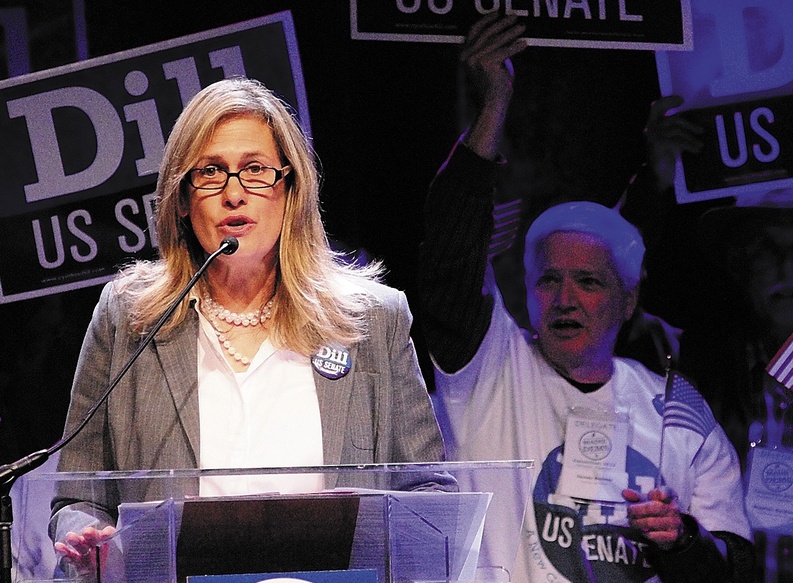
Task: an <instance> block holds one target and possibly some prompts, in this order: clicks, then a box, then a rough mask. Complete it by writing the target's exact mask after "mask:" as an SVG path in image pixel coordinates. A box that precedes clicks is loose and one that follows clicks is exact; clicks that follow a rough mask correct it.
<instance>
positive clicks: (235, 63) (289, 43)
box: [0, 12, 310, 303]
mask: <svg viewBox="0 0 793 583" xmlns="http://www.w3.org/2000/svg"><path fill="white" fill-rule="evenodd" d="M236 75H244V76H247V77H252V78H255V79H259V80H260V81H262V82H263V83H264V84H265V85H267V86H268V87H269V88H270V89H272V90H274V91H276V92H277V93H278V94H280V95H281V96H282V97H283V98H284V99H285V100H286V101H288V102H289V103H290V104H291V105H292V106H293V107H294V109H295V110H296V111H297V114H298V115H299V117H300V120H301V123H302V124H303V126H304V128H305V129H306V131H308V132H310V127H309V116H308V105H307V101H306V95H305V87H304V84H303V74H302V69H301V65H300V59H299V54H298V50H297V40H296V37H295V31H294V25H293V22H292V16H291V13H289V12H281V13H278V14H274V15H271V16H266V17H263V18H258V19H254V20H250V21H247V22H242V23H239V24H234V25H230V26H227V27H222V28H218V29H215V30H211V31H207V32H203V33H198V34H195V35H190V36H187V37H182V38H179V39H174V40H170V41H165V42H162V43H157V44H154V45H150V46H147V47H143V48H139V49H133V50H130V51H125V52H121V53H116V54H114V55H108V56H105V57H99V58H96V59H91V60H88V61H82V62H80V63H77V64H73V65H66V66H63V67H58V68H55V69H50V70H47V71H42V72H39V73H33V74H30V75H24V76H21V77H16V78H13V79H9V80H7V81H2V82H0V157H2V159H3V160H4V162H5V164H6V166H7V167H8V168H10V169H12V171H11V172H9V173H6V175H5V180H4V182H3V191H2V193H0V198H1V199H2V204H0V248H2V249H3V253H2V254H0V303H3V302H10V301H14V300H20V299H25V298H29V297H35V296H42V295H48V294H52V293H58V292H61V291H66V290H69V289H74V288H78V287H86V286H89V285H95V284H99V283H103V282H105V281H108V280H109V279H110V278H111V277H112V276H113V275H114V274H115V272H116V270H117V266H118V265H119V264H120V263H123V262H125V261H126V260H127V259H128V258H130V257H138V258H146V257H149V256H152V255H154V253H155V250H156V247H157V237H156V233H155V230H154V224H153V207H154V194H153V192H154V188H155V184H156V180H157V171H158V169H159V164H160V161H161V159H162V152H163V148H164V144H165V138H166V136H168V134H169V133H170V129H171V127H172V126H173V124H174V122H175V121H176V118H177V116H178V115H179V113H180V112H181V111H182V109H183V107H184V105H185V104H186V103H187V102H188V101H189V100H190V98H191V97H192V96H193V95H195V94H196V93H198V91H200V90H201V89H202V88H203V87H205V86H207V85H209V84H210V83H213V82H215V81H218V80H220V79H223V78H226V77H231V76H236Z"/></svg>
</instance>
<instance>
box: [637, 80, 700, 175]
mask: <svg viewBox="0 0 793 583" xmlns="http://www.w3.org/2000/svg"><path fill="white" fill-rule="evenodd" d="M682 104H683V98H682V97H680V96H679V95H667V96H666V97H661V98H660V99H657V100H656V101H653V103H652V104H651V105H650V115H649V116H648V117H647V126H646V127H645V128H644V134H645V136H646V137H647V149H648V154H649V156H650V162H651V164H652V167H653V171H654V172H655V176H656V178H657V180H658V186H659V187H660V188H662V189H665V188H669V187H670V186H672V183H673V182H674V176H675V160H676V159H677V156H678V154H680V153H681V152H689V153H692V154H696V153H698V152H699V151H700V150H702V146H703V144H702V140H701V138H700V136H701V135H702V131H703V130H702V128H701V127H699V126H698V125H696V124H693V123H691V122H690V121H688V120H687V119H685V118H684V117H683V116H682V115H681V114H677V113H675V114H671V115H670V114H669V110H671V109H674V108H676V107H680V106H681V105H682Z"/></svg>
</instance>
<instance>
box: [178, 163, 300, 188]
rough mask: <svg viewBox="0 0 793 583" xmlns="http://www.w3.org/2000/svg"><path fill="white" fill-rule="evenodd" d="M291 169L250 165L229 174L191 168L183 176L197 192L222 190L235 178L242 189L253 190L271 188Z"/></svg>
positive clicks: (215, 167) (225, 171)
mask: <svg viewBox="0 0 793 583" xmlns="http://www.w3.org/2000/svg"><path fill="white" fill-rule="evenodd" d="M291 170H292V167H291V166H289V165H286V166H284V167H283V168H272V167H270V166H261V165H260V164H251V165H249V166H246V167H245V168H243V169H242V170H240V171H239V172H229V171H228V170H224V169H223V168H221V167H220V166H215V165H209V166H204V167H203V168H193V169H192V170H190V171H189V172H188V173H187V175H186V176H185V180H187V182H188V184H190V186H192V187H193V188H197V189H199V190H223V189H224V188H226V185H227V184H228V183H229V178H231V177H232V176H236V177H237V180H239V181H240V184H241V185H242V186H243V187H244V188H250V189H252V190H255V189H257V188H272V187H273V186H275V185H276V183H277V182H278V181H279V180H281V179H282V178H283V177H284V176H286V175H287V174H289V172H290V171H291Z"/></svg>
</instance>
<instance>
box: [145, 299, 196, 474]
mask: <svg viewBox="0 0 793 583" xmlns="http://www.w3.org/2000/svg"><path fill="white" fill-rule="evenodd" d="M197 334H198V317H197V315H196V314H195V313H194V312H193V310H190V311H189V312H188V314H187V318H186V320H185V323H184V324H183V325H181V326H179V328H178V329H177V330H174V331H172V333H170V334H169V335H168V336H167V337H165V338H160V336H159V335H157V336H155V339H154V347H155V350H156V351H157V354H158V356H159V359H160V363H161V365H162V369H163V374H164V376H165V381H166V383H167V385H168V389H169V390H170V391H171V396H172V398H173V402H174V405H175V407H176V414H177V415H178V416H179V421H180V422H181V424H182V427H183V428H184V432H185V435H187V441H188V444H187V445H188V448H189V450H190V451H189V454H188V455H192V460H185V463H186V464H190V465H193V466H194V467H198V452H199V451H201V450H200V440H199V435H200V423H199V412H198V355H197V350H196V342H197V341H196V338H197Z"/></svg>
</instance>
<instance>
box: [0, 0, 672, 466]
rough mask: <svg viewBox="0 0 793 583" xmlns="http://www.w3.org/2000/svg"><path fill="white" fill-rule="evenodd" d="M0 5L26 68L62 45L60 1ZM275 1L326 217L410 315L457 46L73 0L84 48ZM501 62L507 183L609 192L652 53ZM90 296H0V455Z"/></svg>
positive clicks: (139, 42)
mask: <svg viewBox="0 0 793 583" xmlns="http://www.w3.org/2000/svg"><path fill="white" fill-rule="evenodd" d="M0 5H2V6H13V5H22V6H25V7H26V9H27V10H28V15H29V21H30V22H31V26H32V29H31V43H35V47H36V49H35V51H32V52H31V57H32V60H33V65H34V69H36V70H38V69H44V68H49V67H52V66H56V65H60V64H64V63H66V62H70V61H71V60H74V56H73V55H74V49H73V46H72V43H73V41H72V39H71V37H70V36H69V27H70V22H69V20H70V18H71V15H70V13H69V8H68V6H69V3H68V2H53V1H48V0H38V1H28V2H22V3H20V2H16V3H15V2H13V1H8V0H5V1H4V2H2V3H0ZM63 6H66V9H65V10H64V9H63ZM282 10H291V11H292V15H293V18H294V21H295V28H296V34H297V39H298V45H299V49H300V57H301V61H302V66H303V75H304V78H305V84H306V91H307V95H308V103H309V112H310V116H311V126H312V133H313V138H314V147H315V150H316V152H317V153H318V156H319V159H320V162H321V164H322V170H323V175H324V183H323V189H322V192H323V194H322V201H323V212H324V218H325V222H326V226H327V229H328V232H329V234H330V235H331V236H333V237H334V238H337V239H339V240H342V241H345V242H346V243H348V244H349V245H351V246H355V247H365V248H366V249H367V250H368V251H369V253H370V254H371V255H372V256H374V257H376V258H380V259H382V260H383V261H384V262H385V264H386V266H387V268H388V270H389V271H388V275H387V283H389V284H390V285H392V286H394V287H397V288H400V289H402V290H405V291H406V293H407V294H408V299H409V300H410V301H411V304H412V305H413V311H414V315H417V314H416V312H417V311H418V310H417V305H416V304H415V298H416V290H415V264H416V258H417V253H418V247H419V243H420V241H421V238H422V223H421V207H422V203H423V200H424V197H425V196H426V192H427V188H428V185H429V183H430V181H431V180H432V177H433V175H434V174H435V172H436V171H437V169H438V167H439V166H440V165H441V163H442V162H443V160H444V159H445V157H446V155H447V154H448V151H449V149H450V148H451V146H452V144H453V143H454V141H455V140H456V138H457V136H458V134H459V131H460V129H461V128H462V127H463V123H464V121H463V114H461V109H463V108H461V107H459V105H458V104H459V103H460V101H461V99H460V97H459V94H458V93H459V92H458V85H459V81H458V71H457V52H458V50H459V46H458V45H452V44H428V43H405V42H383V41H360V40H359V41H353V40H351V39H350V17H349V3H348V2H345V1H343V0H334V1H328V0H325V1H316V0H315V1H310V0H295V1H291V2H288V1H278V2H276V1H266V0H264V1H259V2H253V1H246V2H241V1H226V2H221V3H211V4H207V3H204V2H195V1H193V2H187V1H183V0H158V1H154V0H141V1H124V0H113V1H107V0H85V17H86V23H87V34H88V48H89V52H90V55H89V56H90V57H96V56H100V55H104V54H109V53H114V52H117V51H121V50H125V49H130V48H134V47H139V46H144V45H147V44H151V43H155V42H158V41H162V40H166V39H171V38H176V37H179V36H183V35H186V34H190V33H194V32H199V31H203V30H209V29H213V28H217V27H219V26H223V25H226V24H231V23H235V22H240V21H244V20H248V19H251V18H255V17H259V16H262V15H265V14H272V13H274V12H279V11H282ZM515 67H516V74H517V78H516V94H515V106H514V107H513V112H512V120H511V123H510V133H511V134H512V135H511V138H512V143H513V147H512V148H511V153H510V157H511V158H510V159H511V161H513V162H514V167H515V168H516V169H517V168H519V169H521V172H520V173H519V174H516V175H515V177H514V178H513V180H514V181H515V182H514V184H515V185H516V188H519V190H520V192H521V194H522V195H523V196H529V197H533V199H534V200H537V201H542V202H541V204H545V201H546V200H548V201H550V200H552V199H553V197H554V196H556V195H558V194H559V193H561V192H580V193H584V194H586V195H587V196H589V197H591V198H592V199H594V200H600V201H602V202H607V203H609V204H613V203H614V202H616V200H617V198H618V197H619V195H620V193H621V191H622V189H623V188H624V187H625V185H626V184H627V182H628V179H629V178H630V176H631V175H632V174H633V172H634V171H635V170H636V169H637V167H638V166H639V164H641V162H642V161H643V159H644V139H643V135H642V131H641V130H642V128H643V126H644V122H645V119H646V117H647V113H648V110H649V105H650V103H651V101H652V100H653V99H655V98H656V97H657V94H658V87H657V77H656V70H655V60H654V56H653V54H652V53H651V52H649V51H614V50H587V49H563V48H529V49H527V50H526V51H525V52H524V53H522V54H521V55H519V56H518V57H517V58H516V59H515ZM20 269H24V266H20ZM98 295H99V288H98V287H94V288H87V289H84V290H76V291H72V292H67V293H63V294H59V295H53V296H48V297H45V298H39V299H34V300H26V301H20V302H15V303H12V304H5V305H0V463H2V462H8V461H13V460H15V459H18V458H19V457H21V456H23V455H25V454H27V453H30V452H31V451H34V450H37V449H41V448H45V447H48V446H50V445H52V443H54V442H55V440H57V439H58V437H60V434H61V430H62V427H63V422H64V418H65V414H66V408H67V405H68V399H69V388H70V384H71V377H72V375H73V373H74V366H75V362H76V358H77V353H78V351H79V347H80V343H81V341H82V336H83V334H84V332H85V329H86V326H87V324H88V320H89V318H90V315H91V311H92V309H93V305H94V303H95V302H96V299H97V298H98ZM648 301H649V303H650V305H653V307H654V308H657V309H656V311H660V312H662V315H664V316H665V317H667V318H668V319H670V320H672V322H673V323H675V324H676V325H681V324H682V323H684V321H685V314H681V313H680V312H679V311H678V310H676V309H675V308H674V307H671V306H666V305H664V304H663V301H660V302H659V300H658V299H657V298H656V299H653V297H652V294H651V297H650V298H649V300H648ZM664 312H665V313H664ZM419 328H420V320H419V319H418V318H417V322H416V326H415V327H414V339H415V341H416V344H417V348H418V351H419V355H420V360H421V362H422V365H423V367H424V369H425V371H426V372H427V373H428V375H427V376H428V382H429V384H430V388H431V382H430V381H431V379H430V377H429V372H430V368H429V359H428V357H427V355H426V351H425V349H424V344H423V340H422V338H421V333H420V329H419Z"/></svg>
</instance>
